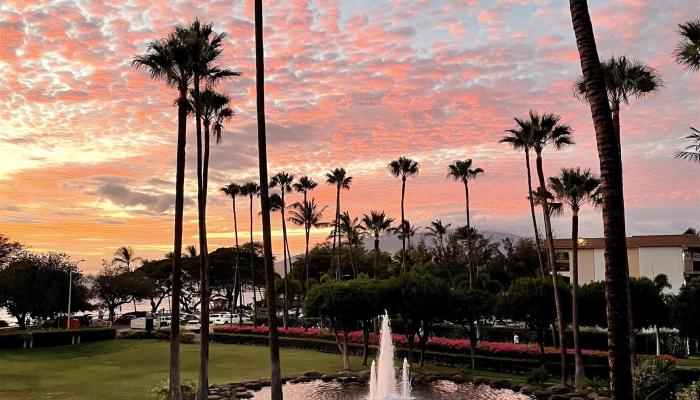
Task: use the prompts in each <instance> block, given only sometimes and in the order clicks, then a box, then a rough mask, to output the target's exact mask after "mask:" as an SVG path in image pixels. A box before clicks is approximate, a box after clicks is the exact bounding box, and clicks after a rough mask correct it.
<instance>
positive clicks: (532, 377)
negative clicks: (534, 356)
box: [526, 366, 549, 385]
mask: <svg viewBox="0 0 700 400" xmlns="http://www.w3.org/2000/svg"><path fill="white" fill-rule="evenodd" d="M548 379H549V373H548V372H547V368H545V367H544V366H541V367H537V368H533V369H532V371H530V373H529V374H528V375H527V379H526V381H527V383H529V384H531V385H542V384H543V383H546V382H547V380H548Z"/></svg>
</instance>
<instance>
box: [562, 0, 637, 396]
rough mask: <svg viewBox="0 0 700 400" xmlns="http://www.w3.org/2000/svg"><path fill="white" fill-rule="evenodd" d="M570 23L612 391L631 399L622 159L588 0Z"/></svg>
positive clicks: (576, 0)
mask: <svg viewBox="0 0 700 400" xmlns="http://www.w3.org/2000/svg"><path fill="white" fill-rule="evenodd" d="M569 5H570V10H571V22H572V25H573V28H574V33H575V36H576V45H577V48H578V53H579V57H580V59H581V69H582V71H583V78H584V79H585V82H586V98H587V100H588V104H589V105H590V108H591V115H592V117H593V126H594V128H595V133H596V142H597V144H598V157H599V158H600V178H601V197H602V204H603V206H602V208H603V233H604V236H605V298H606V300H607V319H608V343H609V346H608V358H609V361H608V362H609V365H610V390H611V392H612V398H614V399H631V398H633V391H632V366H631V354H630V324H629V305H630V302H629V293H630V292H629V268H628V264H627V239H626V234H625V200H624V194H623V191H622V159H621V157H620V149H619V147H620V144H619V141H618V140H617V135H616V132H615V124H614V123H613V118H612V113H611V111H610V104H609V103H608V97H607V93H606V88H605V75H604V74H603V69H602V67H601V65H600V61H599V59H598V49H597V48H596V43H595V36H594V34H593V25H592V24H591V17H590V14H589V13H588V3H587V1H586V0H569Z"/></svg>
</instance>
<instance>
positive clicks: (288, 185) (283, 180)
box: [270, 171, 294, 328]
mask: <svg viewBox="0 0 700 400" xmlns="http://www.w3.org/2000/svg"><path fill="white" fill-rule="evenodd" d="M293 184H294V175H290V174H288V173H286V172H284V171H282V172H278V173H277V174H276V175H274V176H273V177H272V178H270V187H271V188H272V187H279V189H280V203H281V204H280V206H281V207H280V209H279V211H280V213H281V214H282V254H283V257H284V313H283V324H284V327H285V328H286V327H287V320H288V319H289V301H288V300H287V298H288V296H289V285H288V282H287V271H288V270H289V269H291V268H292V255H291V253H290V252H289V241H288V239H287V217H286V216H285V215H284V214H285V211H286V209H287V202H286V200H285V198H284V195H285V193H289V192H291V191H292V185H293ZM287 261H289V264H287Z"/></svg>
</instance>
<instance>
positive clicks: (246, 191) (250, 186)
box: [241, 181, 260, 326]
mask: <svg viewBox="0 0 700 400" xmlns="http://www.w3.org/2000/svg"><path fill="white" fill-rule="evenodd" d="M241 196H247V197H248V199H249V200H250V202H249V204H250V246H252V245H253V221H254V220H253V197H254V196H260V185H258V184H257V183H255V182H252V181H251V182H247V183H245V184H243V186H241ZM250 276H251V277H252V281H251V287H252V288H253V324H254V325H255V326H257V325H258V299H257V295H256V294H255V293H256V290H255V265H254V264H253V259H252V258H251V259H250Z"/></svg>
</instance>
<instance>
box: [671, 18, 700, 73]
mask: <svg viewBox="0 0 700 400" xmlns="http://www.w3.org/2000/svg"><path fill="white" fill-rule="evenodd" d="M678 34H679V35H680V37H681V41H680V42H679V43H678V45H677V46H676V50H675V51H674V53H673V55H674V56H676V62H677V63H678V64H681V65H683V66H684V67H685V68H686V69H687V70H688V71H693V72H695V71H698V70H700V19H694V20H690V21H687V22H684V23H682V24H678Z"/></svg>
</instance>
